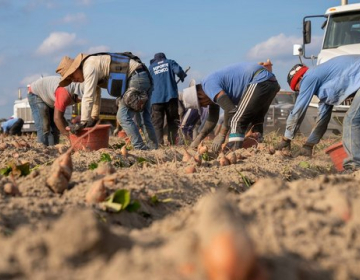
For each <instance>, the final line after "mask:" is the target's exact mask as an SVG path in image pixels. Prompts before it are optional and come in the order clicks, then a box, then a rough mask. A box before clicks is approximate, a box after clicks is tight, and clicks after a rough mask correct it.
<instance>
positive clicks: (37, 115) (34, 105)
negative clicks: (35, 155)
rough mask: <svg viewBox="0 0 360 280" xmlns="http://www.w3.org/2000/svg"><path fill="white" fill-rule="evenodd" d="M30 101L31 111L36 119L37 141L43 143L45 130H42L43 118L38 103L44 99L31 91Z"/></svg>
mask: <svg viewBox="0 0 360 280" xmlns="http://www.w3.org/2000/svg"><path fill="white" fill-rule="evenodd" d="M28 101H29V105H30V109H31V113H32V116H33V119H34V124H35V129H36V135H37V142H38V143H42V142H43V141H42V139H43V131H42V118H41V116H40V111H39V108H38V106H37V103H38V102H40V103H42V102H43V101H42V100H41V98H39V97H38V96H37V95H36V94H33V93H29V94H28Z"/></svg>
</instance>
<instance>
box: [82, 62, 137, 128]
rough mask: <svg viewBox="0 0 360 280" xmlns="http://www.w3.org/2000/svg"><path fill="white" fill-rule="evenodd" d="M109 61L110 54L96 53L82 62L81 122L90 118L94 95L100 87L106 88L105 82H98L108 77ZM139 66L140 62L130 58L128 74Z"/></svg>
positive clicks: (98, 92) (98, 91)
mask: <svg viewBox="0 0 360 280" xmlns="http://www.w3.org/2000/svg"><path fill="white" fill-rule="evenodd" d="M110 63H111V56H110V55H96V56H90V57H89V58H87V59H86V60H85V62H84V64H83V67H82V71H83V75H84V95H83V97H82V100H81V121H82V122H86V121H88V120H90V117H91V111H92V108H93V105H94V100H95V96H96V95H97V94H100V87H102V88H106V83H104V84H103V83H101V85H99V82H101V81H103V80H107V79H108V77H109V71H110ZM139 66H140V64H139V63H138V62H136V61H135V60H133V59H130V62H129V73H128V76H129V75H131V73H132V72H134V71H135V69H136V68H137V67H139Z"/></svg>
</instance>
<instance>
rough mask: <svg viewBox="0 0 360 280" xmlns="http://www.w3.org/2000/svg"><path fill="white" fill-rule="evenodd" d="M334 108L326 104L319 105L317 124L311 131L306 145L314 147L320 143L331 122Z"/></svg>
mask: <svg viewBox="0 0 360 280" xmlns="http://www.w3.org/2000/svg"><path fill="white" fill-rule="evenodd" d="M332 109H333V106H332V105H328V104H325V103H320V104H319V113H318V116H317V118H316V123H315V126H314V128H313V129H312V130H311V133H310V135H309V137H308V139H307V140H306V143H308V144H311V145H312V146H314V145H316V144H317V143H319V142H320V139H321V138H322V137H323V136H324V134H325V132H326V130H327V127H328V124H329V121H330V119H331V113H332Z"/></svg>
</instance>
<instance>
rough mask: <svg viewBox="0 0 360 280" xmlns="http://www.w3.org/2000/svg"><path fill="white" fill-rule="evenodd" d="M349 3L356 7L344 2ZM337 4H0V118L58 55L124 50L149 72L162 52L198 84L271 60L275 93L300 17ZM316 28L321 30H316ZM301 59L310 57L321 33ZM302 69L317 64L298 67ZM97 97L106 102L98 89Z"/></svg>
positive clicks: (190, 0) (17, 0) (223, 0)
mask: <svg viewBox="0 0 360 280" xmlns="http://www.w3.org/2000/svg"><path fill="white" fill-rule="evenodd" d="M348 2H349V4H352V3H358V2H360V1H352V0H349V1H348ZM340 4H341V1H340V0H301V1H295V0H272V1H270V0H251V1H243V0H206V1H205V0H181V1H174V0H137V1H134V0H128V1H125V0H62V1H58V0H27V1H26V0H0V38H1V39H0V95H1V98H0V117H5V118H7V117H10V116H11V115H12V114H13V104H14V101H15V100H16V99H17V98H18V91H19V89H20V91H21V92H22V97H23V98H25V97H26V85H27V84H29V83H31V82H33V81H35V80H37V79H39V78H41V77H45V76H51V75H58V74H56V73H55V70H56V68H57V66H58V64H59V62H60V60H61V58H62V57H63V56H65V55H67V56H70V57H72V58H74V57H75V56H76V55H77V54H78V53H88V54H90V53H96V52H124V51H131V52H132V53H134V54H136V55H138V56H139V57H140V58H141V60H142V61H143V62H144V63H145V64H146V65H147V66H148V65H149V61H150V59H151V58H153V56H154V54H155V53H158V52H163V53H165V54H166V56H167V58H169V59H173V60H175V61H176V62H177V63H178V64H179V65H180V66H182V68H183V69H184V70H185V69H187V68H188V67H190V70H189V72H188V77H187V78H186V79H185V81H184V83H180V84H179V90H180V91H181V90H182V89H183V88H185V87H187V86H188V85H189V82H190V80H191V79H195V80H196V81H197V82H198V83H200V82H201V80H202V79H203V78H204V77H206V76H207V75H208V74H210V73H212V72H213V71H216V70H218V69H220V68H222V67H225V66H227V65H230V64H234V63H237V62H242V61H252V62H260V61H266V60H267V59H270V60H271V61H272V63H273V72H274V73H275V75H276V77H277V79H278V81H279V83H280V85H281V88H282V89H284V90H289V86H288V84H287V81H286V77H287V73H288V71H289V70H290V68H291V67H292V66H293V65H294V64H296V63H299V58H298V57H296V56H293V45H294V44H302V20H303V17H304V16H308V15H321V14H324V13H325V11H326V10H327V9H328V8H329V7H332V6H338V5H340ZM319 26H320V24H319ZM312 32H313V37H312V43H311V46H309V47H307V49H306V52H307V53H313V54H317V52H318V51H319V50H320V45H321V41H322V30H321V29H320V27H318V28H315V26H313V29H312ZM303 62H304V63H305V64H307V65H308V66H311V65H314V64H315V63H316V62H312V61H311V60H307V61H303ZM102 95H103V97H107V98H109V97H110V96H109V95H108V94H107V93H106V92H104V91H103V94H102Z"/></svg>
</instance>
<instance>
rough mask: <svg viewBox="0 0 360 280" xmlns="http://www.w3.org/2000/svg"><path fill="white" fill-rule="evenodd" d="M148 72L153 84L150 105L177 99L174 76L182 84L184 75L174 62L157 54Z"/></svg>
mask: <svg viewBox="0 0 360 280" xmlns="http://www.w3.org/2000/svg"><path fill="white" fill-rule="evenodd" d="M149 71H150V74H151V77H152V78H153V82H154V88H153V91H152V96H151V103H152V104H156V103H166V102H168V101H169V100H170V99H173V98H178V87H177V83H176V78H175V75H177V76H178V77H179V78H180V80H181V81H182V82H183V81H184V79H185V77H186V73H185V72H184V70H183V69H182V68H181V67H180V65H179V64H177V63H176V61H174V60H171V59H167V58H166V56H165V54H163V53H157V54H155V56H154V59H152V60H151V61H150V66H149Z"/></svg>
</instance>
